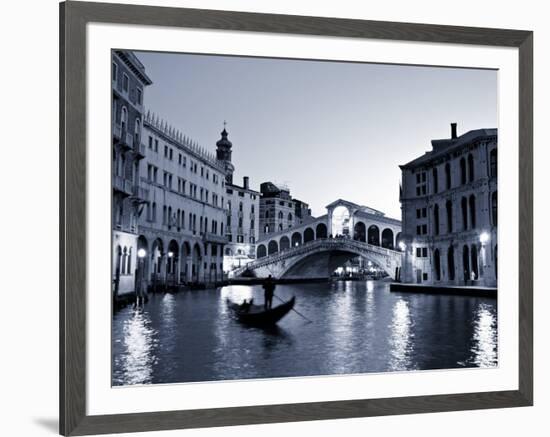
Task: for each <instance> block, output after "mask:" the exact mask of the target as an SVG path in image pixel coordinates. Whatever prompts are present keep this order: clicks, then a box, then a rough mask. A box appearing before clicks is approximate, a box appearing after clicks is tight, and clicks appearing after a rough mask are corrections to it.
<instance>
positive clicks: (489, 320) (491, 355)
mask: <svg viewBox="0 0 550 437" xmlns="http://www.w3.org/2000/svg"><path fill="white" fill-rule="evenodd" d="M497 358H498V335H497V320H496V312H493V311H491V308H490V307H489V305H487V304H481V305H480V306H479V308H478V309H477V313H476V317H475V321H474V333H473V346H472V359H471V361H472V364H474V365H476V366H479V367H494V366H496V363H497Z"/></svg>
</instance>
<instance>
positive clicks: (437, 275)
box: [434, 249, 441, 281]
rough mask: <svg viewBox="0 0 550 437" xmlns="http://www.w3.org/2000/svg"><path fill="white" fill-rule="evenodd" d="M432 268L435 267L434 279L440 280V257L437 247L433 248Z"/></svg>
mask: <svg viewBox="0 0 550 437" xmlns="http://www.w3.org/2000/svg"><path fill="white" fill-rule="evenodd" d="M434 269H435V280H436V281H441V259H440V256H439V249H435V250H434Z"/></svg>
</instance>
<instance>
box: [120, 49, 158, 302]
mask: <svg viewBox="0 0 550 437" xmlns="http://www.w3.org/2000/svg"><path fill="white" fill-rule="evenodd" d="M111 68H112V72H111V75H112V77H111V84H112V105H113V106H112V156H113V165H112V172H113V174H112V181H113V182H112V189H113V198H112V223H113V244H112V251H113V253H112V274H113V295H114V296H115V297H116V296H119V295H122V294H126V293H130V292H133V291H134V287H135V269H136V254H137V239H138V216H139V211H140V209H141V206H142V204H143V201H144V200H145V199H144V198H143V192H142V190H140V186H139V178H140V171H139V170H140V162H141V161H142V160H143V158H144V157H145V152H144V145H143V142H142V129H143V114H144V107H143V96H144V92H145V87H146V86H148V85H150V84H151V83H152V81H151V79H149V77H148V76H147V74H145V68H144V66H143V65H142V64H141V62H140V61H139V60H138V59H137V58H136V57H135V55H134V54H133V53H131V52H126V51H122V50H116V51H114V52H113V55H112V67H111Z"/></svg>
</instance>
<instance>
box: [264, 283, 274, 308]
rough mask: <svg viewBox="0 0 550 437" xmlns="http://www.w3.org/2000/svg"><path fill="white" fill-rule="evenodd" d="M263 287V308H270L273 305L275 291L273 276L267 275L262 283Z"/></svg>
mask: <svg viewBox="0 0 550 437" xmlns="http://www.w3.org/2000/svg"><path fill="white" fill-rule="evenodd" d="M263 288H264V308H265V309H266V310H269V309H271V307H272V306H273V294H274V293H275V282H274V281H273V277H272V276H271V275H269V276H268V277H267V279H266V280H265V281H264V284H263Z"/></svg>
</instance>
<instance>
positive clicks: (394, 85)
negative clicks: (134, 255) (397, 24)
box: [136, 52, 497, 218]
mask: <svg viewBox="0 0 550 437" xmlns="http://www.w3.org/2000/svg"><path fill="white" fill-rule="evenodd" d="M136 54H137V56H138V57H139V59H140V60H141V61H142V62H143V64H144V65H145V68H146V71H147V74H148V75H149V77H150V78H151V79H152V80H153V84H152V85H150V86H149V87H147V89H146V91H145V97H144V102H145V106H146V108H147V109H150V110H151V111H153V112H155V113H156V114H157V115H159V116H161V117H162V118H163V119H165V120H166V121H168V122H169V123H170V124H171V125H172V126H174V127H175V128H177V129H179V130H181V131H182V132H183V133H184V134H185V135H187V136H189V137H191V138H192V139H194V140H196V141H198V142H199V143H200V145H201V146H203V147H205V148H207V149H208V150H210V151H212V152H213V151H214V150H215V147H216V146H215V144H216V141H217V140H218V139H219V138H220V131H221V130H222V129H223V121H224V120H227V131H228V132H229V139H230V140H231V141H232V143H233V163H234V165H235V175H234V181H235V183H238V184H241V182H242V177H243V176H250V184H251V188H253V189H257V190H259V185H260V183H261V182H265V181H273V182H276V183H277V182H278V183H284V184H287V185H288V186H289V188H290V191H291V194H292V196H293V197H296V198H298V199H300V200H303V201H304V202H307V203H309V204H310V206H311V208H312V212H313V214H314V215H321V214H324V213H325V206H326V205H328V204H329V203H331V202H332V201H334V200H336V199H338V198H343V199H346V200H349V201H352V202H355V203H359V204H362V205H367V206H370V207H372V208H375V209H379V210H381V211H383V212H385V213H386V215H388V216H390V217H395V218H401V210H400V204H399V181H400V170H399V167H398V165H399V164H404V163H406V162H408V161H410V160H412V159H414V158H416V157H417V156H419V155H421V154H423V153H424V152H425V151H427V150H430V149H431V145H430V140H431V139H434V138H448V137H450V123H451V122H457V123H458V134H459V135H460V134H462V133H464V132H467V131H469V130H472V129H479V128H494V127H497V72H496V71H490V70H474V69H458V68H457V69H454V68H435V67H414V66H399V65H381V64H366V63H343V62H317V61H303V60H283V59H261V58H245V57H227V56H209V55H187V54H165V53H145V52H136Z"/></svg>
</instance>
